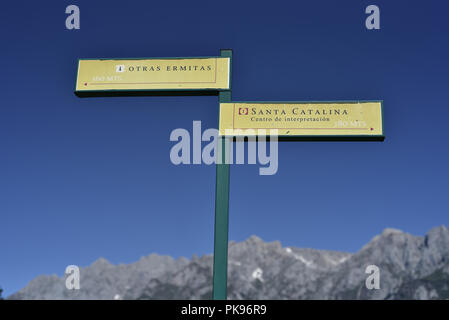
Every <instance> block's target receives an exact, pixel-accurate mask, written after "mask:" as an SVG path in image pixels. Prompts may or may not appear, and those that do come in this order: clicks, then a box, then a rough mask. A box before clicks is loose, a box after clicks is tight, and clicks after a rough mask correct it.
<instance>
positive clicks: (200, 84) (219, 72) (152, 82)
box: [75, 57, 231, 95]
mask: <svg viewBox="0 0 449 320" xmlns="http://www.w3.org/2000/svg"><path fill="white" fill-rule="evenodd" d="M230 68H231V59H230V58H228V57H208V58H166V59H85V60H84V59H83V60H79V62H78V74H77V81H76V89H75V93H77V94H80V95H82V94H83V93H89V92H108V91H109V92H114V91H178V90H181V91H189V90H212V91H218V90H229V89H230V86H231V84H230Z"/></svg>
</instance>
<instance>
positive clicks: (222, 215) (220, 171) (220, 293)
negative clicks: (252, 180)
mask: <svg viewBox="0 0 449 320" xmlns="http://www.w3.org/2000/svg"><path fill="white" fill-rule="evenodd" d="M221 56H223V57H230V58H231V66H232V50H221ZM230 76H231V75H230ZM230 101H231V90H229V91H221V92H220V93H219V102H230ZM218 114H220V110H218ZM219 117H220V115H219ZM226 139H227V138H225V137H219V138H218V145H217V146H218V149H219V150H220V151H219V152H217V155H216V156H217V165H216V170H217V173H216V186H215V230H214V273H213V293H212V296H213V299H214V300H226V298H227V278H228V229H229V171H230V165H229V162H228V161H227V157H228V152H227V150H226ZM219 159H220V160H221V161H218V160H219Z"/></svg>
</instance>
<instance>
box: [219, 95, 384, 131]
mask: <svg viewBox="0 0 449 320" xmlns="http://www.w3.org/2000/svg"><path fill="white" fill-rule="evenodd" d="M271 129H277V130H278V136H280V137H298V138H299V139H300V138H301V137H303V138H307V137H310V138H312V139H313V138H320V137H321V138H332V137H333V138H334V139H333V140H335V139H338V137H341V138H342V140H345V137H346V138H355V139H357V138H359V139H360V140H363V139H364V138H366V139H367V140H383V138H384V133H383V121H382V101H366V102H362V101H354V102H338V101H337V102H232V103H220V123H219V134H220V135H221V136H252V135H261V132H263V130H267V133H266V134H267V135H268V134H269V131H268V130H271Z"/></svg>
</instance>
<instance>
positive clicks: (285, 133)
mask: <svg viewBox="0 0 449 320" xmlns="http://www.w3.org/2000/svg"><path fill="white" fill-rule="evenodd" d="M231 78H232V50H228V49H222V50H221V51H220V56H219V57H196V58H144V59H80V60H79V62H78V73H77V80H76V87H75V94H76V95H77V96H79V97H88V96H116V95H196V94H202V95H204V94H206V95H218V96H219V103H220V110H219V139H218V140H219V141H218V143H219V148H218V150H219V152H218V155H217V160H218V159H220V160H221V161H217V164H216V190H215V226H214V268H213V299H215V300H225V299H226V298H227V264H228V225H229V173H230V167H229V163H230V161H227V160H228V159H227V157H229V154H227V153H226V152H225V150H226V148H225V144H226V140H227V139H233V138H234V137H236V136H241V135H243V136H251V135H254V136H257V135H258V134H259V132H258V129H263V130H265V132H267V131H269V129H277V130H278V134H279V140H325V141H343V140H357V141H359V140H366V141H370V140H371V141H375V140H378V141H383V140H384V128H383V110H382V108H383V103H382V102H381V101H329V102H261V101H257V102H235V101H232V99H231ZM267 129H268V130H267ZM264 134H265V133H264Z"/></svg>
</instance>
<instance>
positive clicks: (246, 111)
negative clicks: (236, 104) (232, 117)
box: [239, 108, 248, 116]
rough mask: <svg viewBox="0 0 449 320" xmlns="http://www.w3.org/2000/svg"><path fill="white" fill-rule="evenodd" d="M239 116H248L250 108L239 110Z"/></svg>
mask: <svg viewBox="0 0 449 320" xmlns="http://www.w3.org/2000/svg"><path fill="white" fill-rule="evenodd" d="M239 115H246V116H247V115H248V108H239Z"/></svg>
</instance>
